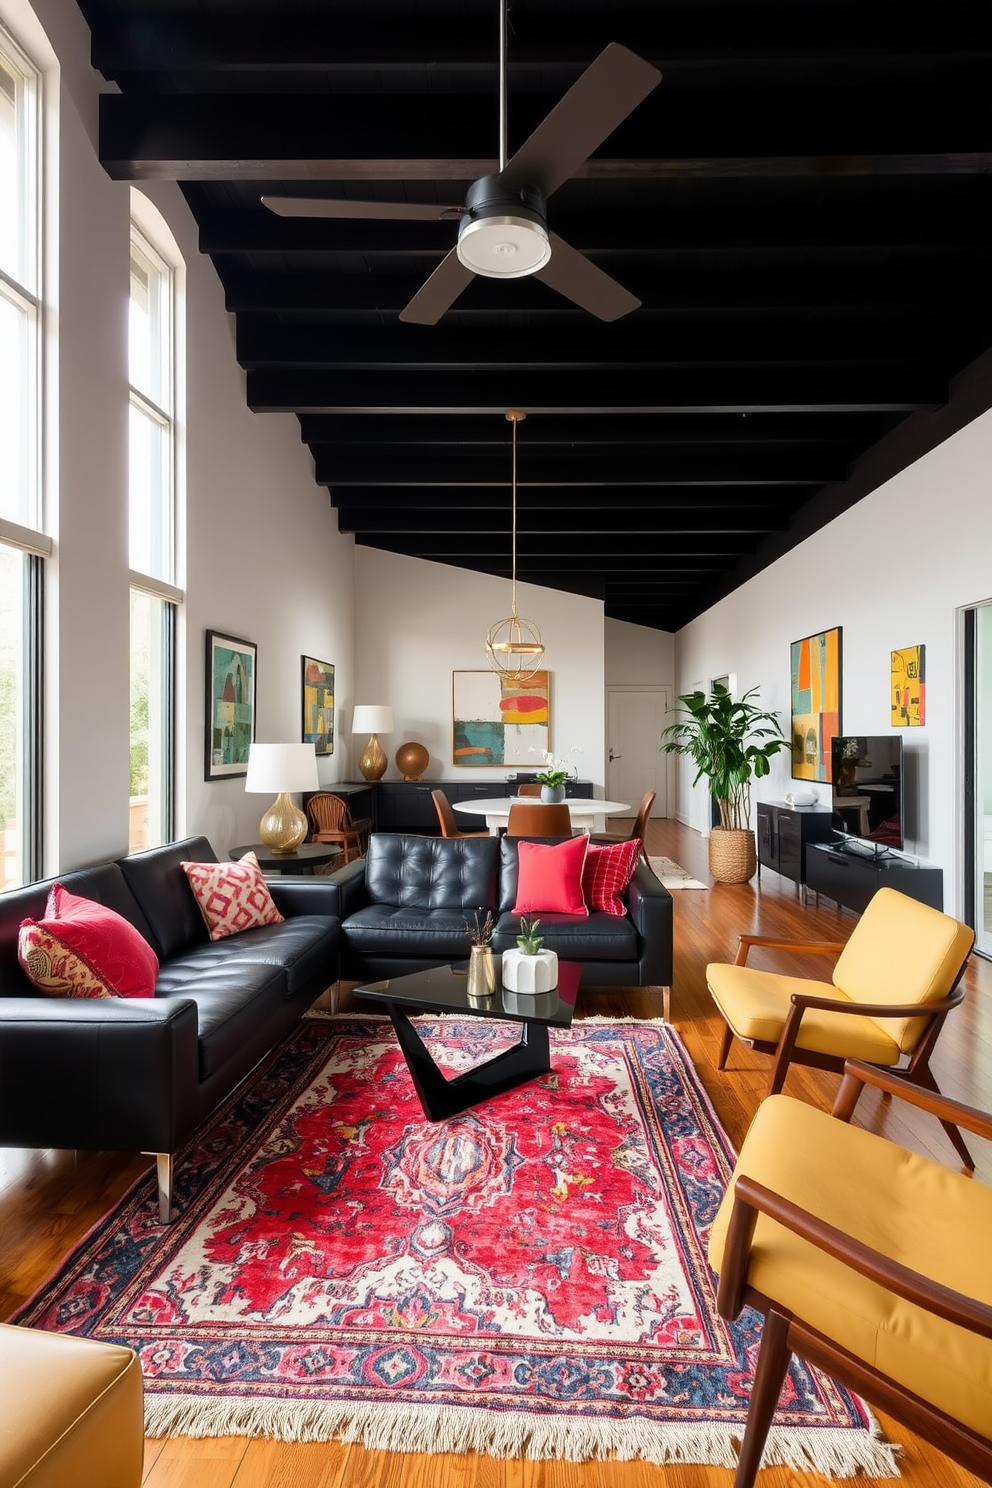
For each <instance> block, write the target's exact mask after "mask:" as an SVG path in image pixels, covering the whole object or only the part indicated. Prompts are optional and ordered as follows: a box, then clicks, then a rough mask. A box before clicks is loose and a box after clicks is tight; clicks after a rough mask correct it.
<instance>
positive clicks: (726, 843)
mask: <svg viewBox="0 0 992 1488" xmlns="http://www.w3.org/2000/svg"><path fill="white" fill-rule="evenodd" d="M757 692H758V689H757V688H756V687H753V688H752V689H751V690H750V692H746V693H745V694H744V696H743V697H742V698H737V699H735V698H734V697H733V696H732V694H731V693H730V691H729V689H728V688H726V687H724V686H723V685H722V684H721V683H719V682H714V684H713V688H712V691H711V693H710V696H709V697H707V696H706V694H705V693H704V692H698V691H697V692H686V693H683V694H682V695H681V696H680V697H679V698H678V699H677V702H678V703H679V704H680V707H679V709H678V711H679V712H680V713H682V715H683V717H682V718H681V719H680V721H679V722H678V723H673V724H671V725H670V726H669V727H668V728H666V729H665V730H664V732H663V733H662V736H661V737H662V744H661V748H662V750H663V751H664V752H665V753H666V754H681V755H684V756H685V757H686V758H687V759H690V760H692V762H693V764H694V765H695V766H696V776H695V779H694V780H693V782H692V783H693V785H696V784H697V783H698V782H699V781H700V780H703V779H705V780H706V781H707V782H708V785H709V792H710V795H711V796H712V797H713V798H714V800H715V801H716V803H717V806H718V807H719V810H720V825H719V827H714V829H713V832H712V833H711V835H710V847H709V855H710V872H711V873H712V875H713V877H714V878H715V879H717V881H718V882H720V883H746V882H747V880H748V879H749V878H752V877H753V876H754V872H755V869H756V868H757V866H758V863H757V856H756V854H755V849H754V833H753V831H752V830H751V781H752V780H760V779H762V778H763V777H764V776H766V775H767V774H768V772H769V770H770V768H771V765H770V760H771V758H772V756H773V755H775V754H778V752H779V751H780V750H782V749H790V748H791V747H792V746H791V744H790V742H789V739H788V738H787V737H786V735H785V734H783V732H782V727H781V724H780V723H779V721H778V718H777V717H776V715H775V714H774V713H768V712H766V711H765V710H764V709H763V708H760V707H759V706H758V704H757V703H756V702H755V701H754V698H755V696H756V694H757Z"/></svg>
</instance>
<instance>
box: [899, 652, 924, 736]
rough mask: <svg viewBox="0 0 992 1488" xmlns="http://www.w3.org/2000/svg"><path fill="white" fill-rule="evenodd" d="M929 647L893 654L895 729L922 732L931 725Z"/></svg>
mask: <svg viewBox="0 0 992 1488" xmlns="http://www.w3.org/2000/svg"><path fill="white" fill-rule="evenodd" d="M926 650H927V648H926V646H906V647H904V648H903V650H901V651H893V653H892V689H891V698H892V727H893V728H921V727H922V725H923V724H925V723H926V721H927V662H926Z"/></svg>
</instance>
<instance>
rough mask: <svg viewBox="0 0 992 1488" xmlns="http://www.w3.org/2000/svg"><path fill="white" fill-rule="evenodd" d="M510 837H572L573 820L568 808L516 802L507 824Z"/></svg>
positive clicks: (565, 806) (565, 805) (507, 833)
mask: <svg viewBox="0 0 992 1488" xmlns="http://www.w3.org/2000/svg"><path fill="white" fill-rule="evenodd" d="M506 835H507V836H508V837H571V835H572V818H571V816H570V815H569V811H568V806H567V804H566V803H565V802H564V801H563V802H562V803H561V804H560V805H557V806H549V805H545V804H544V802H538V801H535V802H534V803H533V805H532V804H531V802H530V801H520V802H514V804H513V805H512V806H511V807H510V815H509V820H508V821H507V823H506Z"/></svg>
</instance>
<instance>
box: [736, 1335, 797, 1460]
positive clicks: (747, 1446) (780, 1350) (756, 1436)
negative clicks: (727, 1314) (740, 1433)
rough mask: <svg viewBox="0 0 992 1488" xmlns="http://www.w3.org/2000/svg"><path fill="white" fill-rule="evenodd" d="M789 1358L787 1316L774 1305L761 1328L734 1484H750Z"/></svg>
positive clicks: (790, 1353)
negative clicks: (752, 1384) (759, 1343)
mask: <svg viewBox="0 0 992 1488" xmlns="http://www.w3.org/2000/svg"><path fill="white" fill-rule="evenodd" d="M791 1358H792V1350H791V1349H790V1348H789V1320H788V1318H786V1317H783V1316H782V1314H781V1313H780V1312H775V1310H774V1309H772V1311H770V1312H768V1313H767V1314H766V1315H765V1322H764V1326H763V1328H762V1330H761V1347H760V1348H759V1350H758V1363H757V1367H756V1368H755V1371H754V1388H753V1389H752V1391H751V1404H750V1406H749V1408H748V1413H747V1425H746V1427H745V1429H744V1440H743V1442H742V1443H741V1455H740V1457H739V1459H738V1462H737V1476H736V1478H735V1479H734V1488H752V1484H753V1483H754V1480H755V1477H756V1476H757V1472H758V1468H759V1467H760V1466H761V1454H762V1452H763V1451H764V1450H765V1441H766V1440H767V1437H768V1431H769V1428H770V1427H771V1424H772V1417H773V1416H774V1414H775V1407H776V1406H777V1405H778V1402H779V1396H780V1395H781V1393H782V1384H783V1382H784V1380H785V1372H786V1370H787V1369H788V1367H789V1361H790V1359H791Z"/></svg>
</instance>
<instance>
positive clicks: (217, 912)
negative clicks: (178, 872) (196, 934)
mask: <svg viewBox="0 0 992 1488" xmlns="http://www.w3.org/2000/svg"><path fill="white" fill-rule="evenodd" d="M182 868H183V871H184V873H185V874H186V877H187V878H188V879H189V884H190V888H191V889H192V890H193V894H194V895H195V897H196V902H197V904H198V905H199V907H200V913H201V914H202V916H203V918H204V921H205V922H206V926H207V929H208V930H209V932H210V939H211V940H223V939H224V938H225V937H226V936H228V935H238V934H240V932H241V931H242V930H252V929H254V928H255V926H256V925H281V924H282V922H283V918H284V917H283V916H282V915H281V914H280V913H279V911H278V909H276V906H275V900H274V899H273V898H272V895H271V894H270V892H269V886H268V884H267V883H266V882H265V879H264V877H263V875H262V870H261V868H260V867H259V866H258V859H257V858H256V856H255V854H254V853H253V852H249V853H245V855H244V857H243V858H240V859H239V860H238V861H237V862H236V863H183V865H182Z"/></svg>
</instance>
